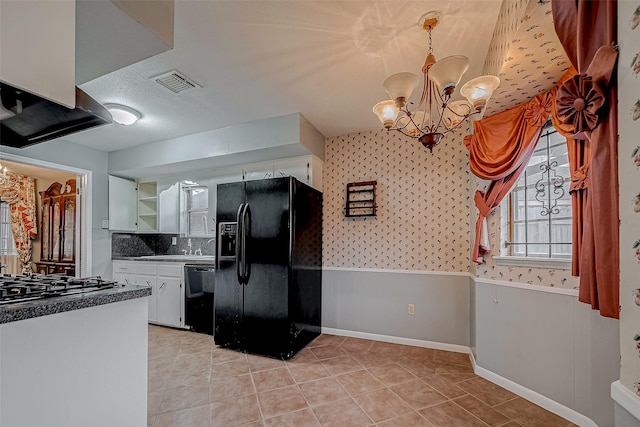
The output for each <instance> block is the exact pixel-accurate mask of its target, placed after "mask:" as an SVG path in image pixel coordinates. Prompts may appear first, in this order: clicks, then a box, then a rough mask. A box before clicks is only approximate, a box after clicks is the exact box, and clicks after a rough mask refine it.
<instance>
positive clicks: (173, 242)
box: [171, 237, 178, 246]
mask: <svg viewBox="0 0 640 427" xmlns="http://www.w3.org/2000/svg"><path fill="white" fill-rule="evenodd" d="M171 244H172V245H173V246H175V245H177V244H178V238H177V237H172V238H171Z"/></svg>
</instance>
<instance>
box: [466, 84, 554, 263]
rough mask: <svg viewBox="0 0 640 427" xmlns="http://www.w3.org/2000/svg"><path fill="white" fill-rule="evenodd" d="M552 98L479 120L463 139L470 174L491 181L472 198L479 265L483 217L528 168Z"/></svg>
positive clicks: (551, 94) (484, 249)
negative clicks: (475, 214)
mask: <svg viewBox="0 0 640 427" xmlns="http://www.w3.org/2000/svg"><path fill="white" fill-rule="evenodd" d="M562 81H563V80H561V82H562ZM556 87H557V86H556ZM554 89H555V88H554ZM554 97H555V90H552V91H551V92H549V93H545V94H540V95H538V96H536V97H535V98H533V99H532V100H531V101H529V102H528V103H526V104H522V105H519V106H517V107H514V108H512V109H510V110H507V111H504V112H502V113H498V114H495V115H493V116H491V117H487V118H484V119H482V120H479V121H477V122H475V123H474V124H473V129H474V134H473V135H467V136H466V137H465V139H464V144H465V146H466V147H467V149H468V150H469V165H470V168H471V172H473V174H474V175H476V176H477V177H479V178H482V179H485V180H490V181H491V182H490V184H489V186H488V187H487V189H486V191H484V192H482V191H476V194H475V196H474V201H475V204H476V207H477V208H478V220H477V222H476V240H475V244H474V246H473V254H472V260H473V261H474V262H476V263H478V264H480V263H481V262H482V261H481V258H482V256H483V255H484V254H485V253H486V252H487V251H488V248H487V247H486V246H485V245H483V244H482V241H483V240H482V239H483V236H482V233H483V229H484V228H485V227H483V225H484V223H485V220H486V217H487V216H488V215H489V214H490V213H491V212H493V211H494V210H495V209H496V208H497V207H498V206H499V205H500V202H501V201H502V199H504V197H505V196H506V195H507V194H509V192H510V191H511V188H512V187H513V186H514V184H515V183H516V182H517V181H518V179H519V178H520V175H521V174H522V171H524V168H525V167H526V166H527V163H528V161H529V159H530V158H531V154H533V151H534V150H535V147H536V144H537V143H538V140H539V139H540V133H541V131H542V127H543V126H544V124H545V123H546V122H547V119H548V118H549V115H550V114H552V106H553V101H554Z"/></svg>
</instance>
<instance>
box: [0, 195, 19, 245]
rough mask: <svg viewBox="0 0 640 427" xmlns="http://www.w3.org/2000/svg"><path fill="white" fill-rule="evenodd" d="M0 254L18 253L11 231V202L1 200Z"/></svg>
mask: <svg viewBox="0 0 640 427" xmlns="http://www.w3.org/2000/svg"><path fill="white" fill-rule="evenodd" d="M0 255H18V252H17V251H16V245H15V243H14V242H13V233H12V231H11V213H10V208H9V204H8V203H5V202H0Z"/></svg>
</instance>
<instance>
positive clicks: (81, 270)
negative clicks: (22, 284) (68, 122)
mask: <svg viewBox="0 0 640 427" xmlns="http://www.w3.org/2000/svg"><path fill="white" fill-rule="evenodd" d="M0 162H1V163H2V167H3V168H4V167H5V166H6V167H7V175H6V177H5V178H4V179H11V177H12V176H13V177H16V176H20V177H28V178H31V179H33V182H34V185H33V187H34V191H33V193H34V194H32V195H31V197H34V198H35V206H36V209H35V212H36V220H35V225H36V228H37V232H36V234H35V236H32V238H31V239H30V244H31V256H30V259H29V260H28V263H29V264H28V265H29V266H30V267H31V268H30V269H31V271H32V272H33V273H41V274H53V273H56V274H66V275H70V276H76V277H86V276H90V275H91V241H92V240H91V202H90V195H91V189H90V185H91V177H92V176H91V174H92V172H91V171H87V170H83V169H78V168H73V167H69V166H64V165H59V164H55V163H51V162H45V161H41V160H37V159H31V158H26V157H20V156H14V155H9V154H6V153H0ZM7 177H8V178H7ZM0 184H1V182H0ZM2 191H5V192H6V191H8V190H7V187H6V186H2V185H0V198H3V197H2V196H3V194H2ZM4 204H5V203H3V205H4ZM9 232H11V227H0V241H1V242H7V241H8V240H9V237H11V239H13V236H8V235H7V233H9ZM12 234H13V233H12ZM14 245H15V243H14ZM6 249H7V250H4V251H0V266H1V268H0V271H1V272H2V273H5V274H21V273H23V272H24V271H25V266H26V265H27V261H26V260H25V259H24V255H23V259H20V256H19V254H18V253H17V252H16V251H15V250H13V251H12V250H11V248H6Z"/></svg>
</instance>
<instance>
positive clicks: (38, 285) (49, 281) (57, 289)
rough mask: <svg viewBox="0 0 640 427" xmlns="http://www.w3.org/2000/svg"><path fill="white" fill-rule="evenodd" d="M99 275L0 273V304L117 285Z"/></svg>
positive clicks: (86, 291) (90, 290)
mask: <svg viewBox="0 0 640 427" xmlns="http://www.w3.org/2000/svg"><path fill="white" fill-rule="evenodd" d="M119 286H121V285H119V284H118V282H114V281H111V280H103V279H102V278H101V277H99V276H96V277H84V278H77V277H71V276H65V275H62V274H50V275H46V276H43V275H40V274H25V275H18V276H16V275H11V274H2V275H0V304H10V303H17V302H24V301H31V300H38V299H44V298H54V297H60V296H65V295H74V294H84V293H88V292H95V291H101V290H104V289H110V288H115V287H119Z"/></svg>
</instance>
